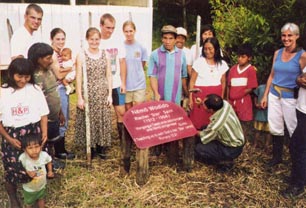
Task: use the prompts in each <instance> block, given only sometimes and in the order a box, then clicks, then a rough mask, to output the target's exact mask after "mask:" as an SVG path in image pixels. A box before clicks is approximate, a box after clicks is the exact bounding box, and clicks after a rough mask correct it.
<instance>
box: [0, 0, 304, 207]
mask: <svg viewBox="0 0 306 208" xmlns="http://www.w3.org/2000/svg"><path fill="white" fill-rule="evenodd" d="M42 18H43V10H42V8H41V7H40V6H38V5H37V4H30V5H28V7H27V8H26V12H25V15H24V19H25V22H24V25H23V26H22V27H21V28H20V29H18V30H16V31H15V33H14V35H13V37H12V39H11V57H12V61H11V63H10V65H9V67H8V78H7V83H5V84H4V85H3V86H2V88H1V94H0V112H1V114H0V120H1V123H0V134H1V136H2V143H1V151H2V160H3V165H4V170H5V187H6V190H7V193H8V196H9V199H10V203H11V207H20V204H19V202H18V199H17V198H18V197H17V184H18V183H23V196H24V203H25V205H26V207H32V206H33V205H34V204H35V203H36V204H37V205H38V207H44V197H45V195H46V192H45V185H46V177H49V178H52V177H54V172H53V171H54V168H55V169H56V168H64V163H63V162H61V161H60V160H56V159H55V158H59V159H74V157H75V155H74V154H73V153H71V152H68V151H67V150H66V148H65V134H66V131H67V128H68V121H69V94H70V92H71V88H70V85H69V83H71V82H72V81H73V80H74V79H75V83H76V95H77V114H76V115H77V117H76V122H75V125H76V128H75V142H76V144H77V145H80V146H82V147H85V144H86V140H85V138H86V136H87V137H88V135H89V138H90V144H87V145H90V148H91V156H92V158H94V157H96V156H99V157H100V158H101V159H106V158H107V154H108V150H109V147H110V146H111V143H112V137H111V132H112V120H111V117H112V116H111V106H113V107H114V111H115V115H116V121H117V128H118V135H119V139H120V143H121V145H123V144H124V145H125V146H128V147H131V144H132V139H131V137H130V135H129V133H128V132H127V130H126V129H125V127H124V125H123V116H124V114H125V112H126V111H127V110H129V109H130V108H132V107H133V106H134V105H137V104H140V103H143V102H145V101H146V75H145V71H144V66H145V65H146V62H148V71H147V76H148V77H149V80H150V87H151V90H152V93H153V100H156V101H159V100H166V101H170V102H173V103H176V104H177V105H181V104H182V100H184V98H189V104H188V111H189V112H188V114H189V117H190V119H191V121H192V123H193V124H194V126H195V128H196V129H197V130H198V132H199V133H198V135H197V136H196V137H197V138H199V140H200V141H198V140H195V147H194V154H195V155H194V157H195V159H196V160H199V161H201V162H205V163H210V164H216V165H218V167H220V168H221V169H224V168H225V169H228V168H232V166H233V161H234V159H235V158H237V157H238V156H239V155H240V154H241V153H242V151H243V147H244V145H245V143H246V140H247V139H249V138H248V137H247V136H246V135H247V127H248V126H249V124H250V122H251V121H253V111H252V109H253V107H252V106H253V104H252V98H251V94H252V93H253V92H255V95H256V96H257V97H258V99H257V100H256V102H255V106H256V107H257V108H258V109H260V110H264V109H266V108H267V106H269V111H268V115H267V118H268V123H269V131H270V133H271V134H272V138H273V142H272V144H273V151H272V152H273V158H272V160H271V161H270V162H269V166H275V165H277V164H279V163H281V162H282V149H283V136H284V122H285V123H286V127H287V129H288V132H289V135H290V155H291V160H292V168H291V176H290V178H289V180H288V182H289V186H288V189H286V190H285V191H284V192H283V194H284V196H289V195H294V196H295V195H299V194H301V193H303V191H304V186H305V182H306V176H305V172H306V158H305V155H306V154H305V151H306V141H305V136H304V135H306V134H303V133H304V129H305V128H303V127H304V123H303V121H304V120H305V115H306V103H305V96H306V94H305V92H306V90H305V89H304V88H303V87H305V86H306V76H303V70H304V71H306V69H304V68H305V66H306V53H305V51H304V50H303V49H301V48H299V47H298V46H297V44H296V40H297V39H298V38H299V29H298V26H296V25H295V24H293V23H287V24H285V25H284V27H283V28H282V29H281V32H282V42H283V44H284V47H283V48H281V49H280V50H277V51H276V52H275V55H274V59H273V65H272V70H271V73H270V76H269V78H268V81H267V84H266V87H261V88H260V89H259V88H258V89H256V88H257V87H258V84H257V77H256V68H255V67H254V66H252V65H251V59H252V50H251V47H250V46H249V45H247V44H243V45H241V47H239V50H238V52H237V55H238V64H237V65H234V66H233V67H232V68H230V69H229V67H228V65H227V63H226V62H225V61H224V60H223V54H222V50H221V48H220V45H219V42H218V40H217V38H216V37H215V32H214V29H213V28H212V27H211V26H204V27H203V28H202V31H201V37H202V41H201V44H200V46H201V47H200V48H199V49H195V48H196V47H195V46H193V47H192V48H191V50H189V49H188V48H187V47H185V42H186V39H187V31H186V30H185V29H184V28H181V27H179V28H175V27H173V26H172V25H166V26H164V27H163V28H162V29H161V40H162V45H161V46H160V47H159V48H157V49H156V50H154V51H153V52H152V53H151V55H150V57H148V53H147V51H146V49H145V48H144V47H143V46H142V45H141V44H140V43H139V42H138V41H137V40H136V39H135V33H136V25H135V24H134V23H133V22H132V21H126V22H124V24H123V26H122V31H123V34H124V36H125V41H124V42H120V41H118V40H116V39H114V38H113V37H112V34H113V32H114V30H115V26H116V20H115V18H114V17H113V16H112V15H111V14H109V13H106V14H103V15H102V16H101V18H100V30H99V29H98V28H95V27H90V28H89V29H88V30H87V31H86V40H87V43H88V47H87V48H84V49H82V50H81V52H80V53H79V54H78V55H77V56H76V59H75V62H74V61H72V58H71V57H72V56H71V53H72V52H71V50H70V49H69V48H65V40H66V33H65V32H64V30H63V29H61V28H54V29H53V30H52V31H51V33H50V40H51V45H49V44H47V43H43V42H41V40H39V39H37V37H36V35H35V31H36V30H37V29H38V28H39V27H40V25H41V21H42ZM197 51H199V53H197ZM74 69H75V71H74ZM298 85H299V86H301V87H300V88H298ZM255 89H256V90H255ZM297 94H298V98H297V97H296V95H297ZM268 97H269V99H268ZM33 98H35V99H33ZM265 113H266V112H263V116H261V117H263V118H262V119H261V120H258V122H256V123H255V124H256V125H255V126H256V128H257V129H259V130H267V129H268V128H267V122H266V120H265V119H266V118H265V117H266V116H265ZM168 145H169V146H168V149H170V148H173V146H172V145H171V144H168ZM53 148H54V152H53V150H52V149H53ZM84 149H85V148H84ZM47 152H48V153H47ZM49 154H50V155H51V156H49ZM52 166H53V167H52ZM120 166H121V167H122V168H123V169H124V171H126V173H128V172H129V170H130V153H129V152H124V151H122V154H121V158H120ZM46 167H47V168H46Z"/></svg>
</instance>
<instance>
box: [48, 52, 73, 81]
mask: <svg viewBox="0 0 306 208" xmlns="http://www.w3.org/2000/svg"><path fill="white" fill-rule="evenodd" d="M52 59H53V63H52V64H51V66H50V67H51V69H52V71H53V73H54V75H55V77H56V79H59V80H62V79H64V78H65V76H66V75H67V74H68V73H69V72H70V71H71V70H72V68H71V69H70V70H69V71H68V70H67V71H66V70H65V71H61V67H60V65H59V63H58V60H57V57H56V53H53V56H52Z"/></svg>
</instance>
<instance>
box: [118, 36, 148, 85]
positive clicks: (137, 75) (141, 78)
mask: <svg viewBox="0 0 306 208" xmlns="http://www.w3.org/2000/svg"><path fill="white" fill-rule="evenodd" d="M124 45H125V50H126V58H125V61H126V69H127V77H126V90H127V91H134V90H140V89H146V78H145V73H144V70H143V65H142V62H143V61H148V53H147V50H146V49H145V48H144V47H143V46H142V45H140V44H139V43H138V42H135V43H133V44H124Z"/></svg>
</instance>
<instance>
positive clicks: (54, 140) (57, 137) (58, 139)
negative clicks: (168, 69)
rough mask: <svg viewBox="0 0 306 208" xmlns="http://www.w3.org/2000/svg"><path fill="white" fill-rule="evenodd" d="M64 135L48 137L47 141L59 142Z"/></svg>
mask: <svg viewBox="0 0 306 208" xmlns="http://www.w3.org/2000/svg"><path fill="white" fill-rule="evenodd" d="M63 138H64V137H62V136H56V137H53V138H50V139H48V141H47V142H50V143H56V142H59V141H60V140H61V139H63Z"/></svg>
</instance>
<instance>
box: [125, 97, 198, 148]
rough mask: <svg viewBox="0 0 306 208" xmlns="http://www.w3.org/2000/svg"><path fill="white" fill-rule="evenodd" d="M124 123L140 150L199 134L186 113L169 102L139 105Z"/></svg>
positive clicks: (126, 115) (126, 116) (152, 102)
mask: <svg viewBox="0 0 306 208" xmlns="http://www.w3.org/2000/svg"><path fill="white" fill-rule="evenodd" d="M123 123H124V125H125V127H126V128H127V130H128V131H129V133H130V135H131V137H132V138H133V140H134V142H135V144H136V146H137V147H138V148H140V149H143V148H147V147H152V146H155V145H159V144H163V143H167V142H171V141H174V140H178V139H182V138H186V137H190V136H194V135H195V134H196V133H197V130H196V129H195V128H194V126H193V124H192V122H191V121H190V119H189V118H188V116H187V115H186V112H185V111H184V110H183V109H182V108H181V107H180V106H178V105H176V104H174V103H172V102H168V101H150V102H145V103H142V104H139V105H137V106H135V107H133V108H131V109H130V110H129V111H127V112H126V113H125V114H124V118H123Z"/></svg>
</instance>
